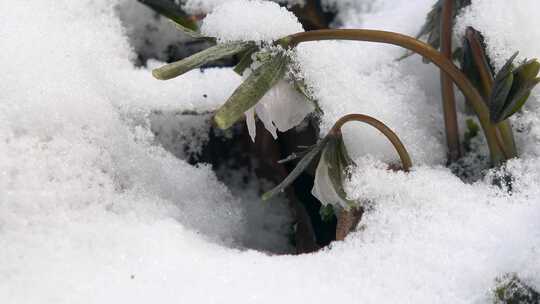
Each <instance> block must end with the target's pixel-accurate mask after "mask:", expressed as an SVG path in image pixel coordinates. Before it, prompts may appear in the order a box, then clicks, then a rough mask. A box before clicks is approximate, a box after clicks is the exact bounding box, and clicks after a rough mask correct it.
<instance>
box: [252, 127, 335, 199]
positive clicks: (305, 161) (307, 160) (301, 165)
mask: <svg viewBox="0 0 540 304" xmlns="http://www.w3.org/2000/svg"><path fill="white" fill-rule="evenodd" d="M329 140H330V138H329V137H328V136H327V137H325V138H323V139H321V140H320V141H319V142H318V143H317V144H316V145H314V146H313V147H311V149H310V150H309V152H307V153H306V154H305V155H304V157H302V159H301V160H300V161H299V162H298V164H297V165H296V167H295V168H294V169H293V170H292V171H291V173H290V174H289V175H288V176H287V177H286V178H285V179H284V180H283V181H282V182H281V183H280V184H279V185H277V186H276V187H275V188H274V189H272V190H270V191H268V192H266V193H264V194H263V196H262V199H263V200H268V199H270V198H272V197H273V196H275V195H276V194H278V193H280V192H283V191H284V190H285V188H287V187H288V186H290V185H291V184H292V183H293V182H294V180H296V179H297V178H298V176H300V174H302V172H304V170H306V169H307V167H308V166H309V165H310V164H311V162H312V161H313V159H315V157H316V156H317V155H318V154H319V153H320V152H321V151H322V150H323V149H324V147H326V145H327V143H328V141H329Z"/></svg>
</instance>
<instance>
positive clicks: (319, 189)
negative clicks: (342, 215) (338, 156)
mask: <svg viewBox="0 0 540 304" xmlns="http://www.w3.org/2000/svg"><path fill="white" fill-rule="evenodd" d="M327 149H328V148H327ZM326 154H327V153H326V151H323V153H322V154H321V159H320V160H319V164H318V165H317V170H316V171H315V181H314V184H313V189H312V190H311V194H312V195H313V196H315V197H316V198H317V199H318V200H319V201H320V202H321V204H323V205H324V206H327V205H332V207H334V208H336V207H337V208H339V209H349V208H350V207H351V204H350V202H349V201H347V200H346V199H344V198H342V197H341V196H340V195H339V194H338V193H337V191H336V189H335V188H334V185H333V183H332V180H331V177H330V174H329V170H328V169H329V166H337V165H338V164H332V163H330V162H329V161H328V159H327V156H326Z"/></svg>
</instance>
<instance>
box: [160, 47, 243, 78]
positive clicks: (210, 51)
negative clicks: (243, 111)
mask: <svg viewBox="0 0 540 304" xmlns="http://www.w3.org/2000/svg"><path fill="white" fill-rule="evenodd" d="M252 46H253V44H252V43H249V42H229V43H223V44H218V45H215V46H213V47H210V48H207V49H206V50H203V51H201V52H198V53H196V54H193V55H191V56H189V57H187V58H184V59H182V60H179V61H177V62H173V63H170V64H167V65H164V66H162V67H160V68H157V69H155V70H153V71H152V75H154V77H155V78H157V79H160V80H167V79H171V78H174V77H177V76H180V75H182V74H184V73H186V72H189V71H191V70H193V69H195V68H198V67H200V66H202V65H205V64H208V63H211V62H213V61H216V60H219V59H222V58H225V57H230V56H233V55H235V54H238V53H241V52H243V51H245V50H247V49H249V48H250V47H252Z"/></svg>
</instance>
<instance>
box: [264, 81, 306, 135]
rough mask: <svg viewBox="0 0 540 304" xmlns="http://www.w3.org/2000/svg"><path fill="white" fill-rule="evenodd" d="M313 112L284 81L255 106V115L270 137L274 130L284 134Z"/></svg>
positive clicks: (302, 98) (301, 97) (300, 96)
mask: <svg viewBox="0 0 540 304" xmlns="http://www.w3.org/2000/svg"><path fill="white" fill-rule="evenodd" d="M313 110H314V107H313V105H312V104H311V103H309V102H307V101H306V100H305V99H304V97H303V96H302V95H300V94H299V93H298V92H296V91H295V90H294V89H293V88H292V86H291V85H290V84H289V83H287V82H286V81H284V80H282V81H280V82H278V83H277V84H276V85H275V86H274V87H273V88H272V89H271V90H270V91H269V92H268V93H266V95H265V96H264V97H263V98H262V100H261V102H259V104H258V105H257V115H258V116H259V118H261V120H263V123H264V125H265V127H266V129H267V130H268V131H270V133H272V135H274V134H275V129H276V128H277V129H278V130H279V131H280V132H285V131H287V130H290V129H292V128H294V127H295V126H297V125H299V124H300V123H301V122H302V121H303V120H304V118H305V117H306V116H307V115H308V114H309V113H311V112H312V111H313ZM265 121H266V122H265ZM275 137H276V135H274V138H275Z"/></svg>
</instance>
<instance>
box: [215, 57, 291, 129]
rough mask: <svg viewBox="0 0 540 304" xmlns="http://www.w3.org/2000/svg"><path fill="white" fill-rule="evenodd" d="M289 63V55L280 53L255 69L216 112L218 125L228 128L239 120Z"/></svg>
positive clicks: (274, 82)
mask: <svg viewBox="0 0 540 304" xmlns="http://www.w3.org/2000/svg"><path fill="white" fill-rule="evenodd" d="M287 63H288V58H287V56H286V55H285V54H283V53H278V54H276V55H274V56H272V57H271V58H270V59H269V60H267V61H266V62H264V63H263V64H262V65H261V66H260V67H259V68H257V69H256V70H255V71H253V72H252V73H251V74H250V75H249V76H248V78H247V79H246V80H245V81H244V82H243V83H242V84H241V85H240V86H239V87H238V88H237V89H236V90H235V91H234V92H233V94H232V95H231V97H229V99H228V100H227V101H226V102H225V104H224V105H223V106H222V107H221V108H220V109H219V110H218V111H217V112H216V115H215V116H214V121H215V123H216V125H217V126H218V127H219V128H221V129H227V128H229V127H230V126H232V125H233V124H234V123H235V122H236V121H238V120H239V119H240V118H241V117H242V115H244V113H245V112H246V111H247V110H249V109H251V108H252V107H253V106H255V105H256V104H257V102H259V100H261V98H263V96H264V94H266V92H268V90H270V89H271V88H272V87H273V86H274V85H275V84H276V83H277V82H278V81H279V80H280V79H281V78H282V77H283V75H284V74H285V70H286V67H287Z"/></svg>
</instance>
